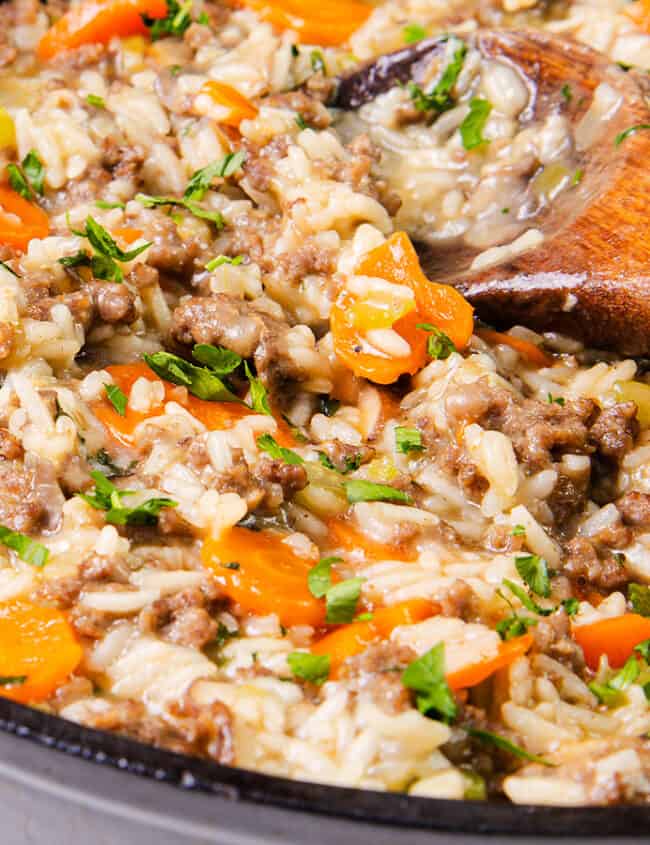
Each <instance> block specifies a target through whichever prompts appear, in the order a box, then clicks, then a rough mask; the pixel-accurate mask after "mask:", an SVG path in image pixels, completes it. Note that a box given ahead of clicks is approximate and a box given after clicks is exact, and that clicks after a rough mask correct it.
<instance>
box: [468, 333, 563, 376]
mask: <svg viewBox="0 0 650 845" xmlns="http://www.w3.org/2000/svg"><path fill="white" fill-rule="evenodd" d="M476 334H477V335H478V336H479V337H480V338H482V340H484V341H485V342H486V343H495V344H496V343H503V344H505V346H509V347H510V348H511V349H515V350H516V351H517V352H518V353H519V354H520V355H521V357H522V358H525V359H526V360H527V361H530V363H531V364H537V366H538V367H552V366H553V363H554V362H553V358H552V357H551V356H550V355H547V354H546V352H544V351H543V350H542V349H540V348H539V346H535V344H534V343H531V342H530V341H529V340H523V339H522V338H520V337H513V336H512V335H509V334H504V333H503V332H495V331H493V330H492V329H477V330H476Z"/></svg>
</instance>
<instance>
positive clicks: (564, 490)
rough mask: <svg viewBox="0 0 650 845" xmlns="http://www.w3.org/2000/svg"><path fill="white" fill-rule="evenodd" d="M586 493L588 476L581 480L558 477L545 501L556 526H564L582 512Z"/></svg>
mask: <svg viewBox="0 0 650 845" xmlns="http://www.w3.org/2000/svg"><path fill="white" fill-rule="evenodd" d="M588 492H589V475H585V476H584V478H581V479H575V478H569V477H568V476H566V475H562V474H559V475H558V479H557V481H556V482H555V487H554V488H553V491H552V492H551V495H550V496H549V497H548V499H547V502H548V506H549V507H550V509H551V511H552V512H553V517H554V518H555V522H556V524H557V525H559V526H563V525H566V524H567V522H568V520H569V519H570V518H571V517H572V516H574V515H575V514H577V513H581V512H582V511H583V510H584V508H585V505H586V503H587V498H588Z"/></svg>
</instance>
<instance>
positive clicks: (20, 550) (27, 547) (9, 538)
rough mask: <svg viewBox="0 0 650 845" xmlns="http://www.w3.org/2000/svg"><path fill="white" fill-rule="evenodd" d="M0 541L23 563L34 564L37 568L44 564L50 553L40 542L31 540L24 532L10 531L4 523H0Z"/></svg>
mask: <svg viewBox="0 0 650 845" xmlns="http://www.w3.org/2000/svg"><path fill="white" fill-rule="evenodd" d="M0 543H2V545H3V546H6V547H7V548H8V549H11V550H12V551H13V552H16V554H17V555H18V557H19V558H20V559H21V560H24V561H25V563H29V564H31V565H32V566H36V567H37V568H38V569H41V568H42V567H43V566H45V564H46V563H47V559H48V557H49V555H50V552H49V549H46V548H45V546H43V545H42V544H41V543H37V542H36V540H32V538H31V537H28V536H27V535H26V534H20V533H19V532H18V531H12V530H11V529H10V528H7V527H6V526H4V525H0Z"/></svg>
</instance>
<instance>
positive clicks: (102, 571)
mask: <svg viewBox="0 0 650 845" xmlns="http://www.w3.org/2000/svg"><path fill="white" fill-rule="evenodd" d="M130 575H131V568H130V567H129V566H128V564H127V563H126V561H125V560H124V559H122V558H118V557H105V556H104V555H98V554H92V555H90V556H89V557H87V558H86V559H85V560H83V561H82V562H81V564H80V565H79V578H80V579H81V580H82V581H83V582H84V583H100V582H105V581H112V582H114V583H117V584H126V583H127V582H128V580H129V576H130Z"/></svg>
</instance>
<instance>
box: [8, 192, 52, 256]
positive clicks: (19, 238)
mask: <svg viewBox="0 0 650 845" xmlns="http://www.w3.org/2000/svg"><path fill="white" fill-rule="evenodd" d="M2 212H5V213H4V214H3V213H2ZM14 216H15V217H18V221H19V222H16V221H15V220H14V219H13V217H14ZM49 231H50V222H49V219H48V216H47V214H46V213H45V212H44V211H43V210H42V209H41V208H39V207H38V206H37V205H35V204H34V203H32V202H28V201H27V200H26V199H24V198H23V197H21V196H20V195H19V194H17V193H16V192H15V191H12V190H11V189H10V188H6V187H3V186H1V185H0V244H7V245H8V246H13V247H15V248H16V249H20V250H25V249H27V245H28V244H29V242H30V241H31V240H32V238H45V237H47V235H48V233H49Z"/></svg>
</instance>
